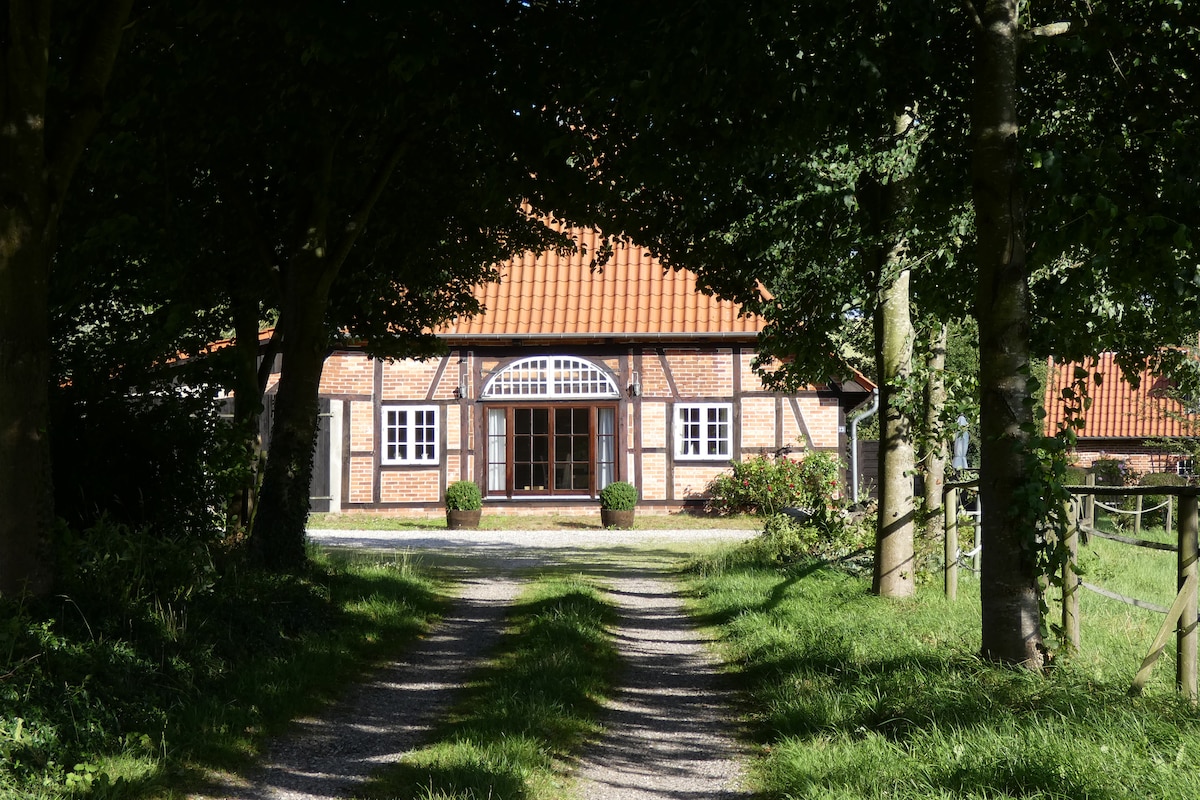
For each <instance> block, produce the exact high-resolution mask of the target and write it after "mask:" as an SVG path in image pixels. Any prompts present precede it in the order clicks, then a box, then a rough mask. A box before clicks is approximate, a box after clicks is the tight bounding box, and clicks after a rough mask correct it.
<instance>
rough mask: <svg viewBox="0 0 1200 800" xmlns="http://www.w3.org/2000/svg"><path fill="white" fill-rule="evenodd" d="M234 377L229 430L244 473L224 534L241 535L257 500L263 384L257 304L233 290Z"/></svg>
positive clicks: (231, 499) (233, 499)
mask: <svg viewBox="0 0 1200 800" xmlns="http://www.w3.org/2000/svg"><path fill="white" fill-rule="evenodd" d="M234 295H235V296H234V299H233V321H234V324H233V327H234V343H233V344H234V354H233V359H234V378H233V430H234V435H235V436H236V437H237V440H238V442H239V446H240V447H241V450H242V453H243V463H244V465H245V469H246V473H245V475H244V476H243V478H242V481H241V485H240V486H239V487H238V489H237V490H236V491H235V492H234V494H233V496H232V497H231V498H230V500H229V509H228V514H227V517H228V518H227V520H226V524H225V528H226V534H227V535H230V536H241V535H243V534H245V533H246V532H248V531H249V528H250V523H251V521H252V520H253V519H254V510H255V506H256V505H257V502H258V479H259V475H260V474H261V466H262V465H261V457H262V452H263V450H262V440H261V438H260V436H259V421H260V419H261V417H262V410H263V402H262V401H263V386H262V385H261V383H260V382H259V364H258V358H259V340H258V323H259V304H258V301H256V300H250V299H249V298H246V297H238V296H237V290H236V289H235V290H234Z"/></svg>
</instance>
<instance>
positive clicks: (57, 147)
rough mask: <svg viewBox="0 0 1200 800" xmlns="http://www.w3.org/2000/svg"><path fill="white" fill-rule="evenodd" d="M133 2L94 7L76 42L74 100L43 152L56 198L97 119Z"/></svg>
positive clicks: (63, 189)
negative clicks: (89, 19) (89, 21)
mask: <svg viewBox="0 0 1200 800" xmlns="http://www.w3.org/2000/svg"><path fill="white" fill-rule="evenodd" d="M132 6H133V0H107V2H105V3H103V4H102V5H101V6H100V8H98V9H97V11H96V15H95V17H94V18H93V19H92V20H91V22H92V24H91V25H89V26H87V31H88V32H87V34H85V36H84V39H83V40H82V41H81V42H80V43H79V57H78V59H76V62H75V69H74V72H73V74H72V76H71V87H72V90H73V94H74V101H73V102H72V103H71V104H70V105H69V106H68V107H67V108H66V109H65V113H64V114H63V117H62V123H61V128H60V129H59V130H57V131H56V132H55V135H54V138H53V140H52V141H51V142H50V143H49V144H50V146H49V147H48V148H47V153H46V160H47V162H48V165H49V168H50V181H51V183H52V185H53V188H54V200H55V202H61V198H62V197H63V196H64V195H65V194H66V191H67V185H68V184H69V183H70V182H71V177H72V176H73V175H74V173H75V167H76V165H77V164H78V163H79V159H80V157H81V156H82V155H83V150H84V148H85V147H86V146H87V141H88V139H89V138H90V137H91V135H92V132H93V131H95V130H96V126H97V125H98V124H99V123H100V115H101V114H102V113H103V109H104V95H105V93H106V92H107V90H108V82H109V79H110V78H111V77H112V71H113V65H114V64H115V63H116V60H117V51H118V50H119V49H120V46H121V35H122V34H123V32H124V29H125V24H126V22H128V20H129V14H130V9H131V8H132Z"/></svg>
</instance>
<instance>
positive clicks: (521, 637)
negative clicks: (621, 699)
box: [361, 577, 620, 800]
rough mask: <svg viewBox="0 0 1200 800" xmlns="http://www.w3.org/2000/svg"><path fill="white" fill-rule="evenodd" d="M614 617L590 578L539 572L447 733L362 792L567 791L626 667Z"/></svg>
mask: <svg viewBox="0 0 1200 800" xmlns="http://www.w3.org/2000/svg"><path fill="white" fill-rule="evenodd" d="M615 620H616V615H615V612H614V610H613V608H612V606H610V605H609V604H608V603H607V602H606V600H605V599H604V598H603V596H602V595H601V594H600V592H598V591H597V590H596V588H595V587H594V586H592V585H590V584H589V583H588V582H587V581H584V580H583V579H581V578H577V577H574V578H555V577H542V578H540V579H538V580H536V581H535V582H534V583H533V584H532V586H530V587H529V588H528V589H527V590H526V591H525V593H524V595H523V596H522V598H521V600H520V602H519V603H518V604H517V605H516V606H515V607H514V609H513V610H512V612H511V613H510V616H509V618H508V620H507V624H506V635H505V637H504V639H503V641H502V643H501V645H500V648H499V652H497V653H495V654H494V657H493V659H492V660H491V664H490V665H489V666H488V667H487V668H486V669H485V670H483V671H482V672H481V673H480V674H478V675H477V676H476V679H475V680H473V681H472V682H471V684H470V686H471V689H470V691H469V692H468V695H467V696H466V697H465V698H464V699H463V700H462V702H461V703H460V704H459V705H458V707H457V709H456V710H455V711H454V712H453V713H452V714H451V720H452V721H451V723H450V724H449V725H447V726H446V727H445V728H444V730H443V735H442V736H441V737H440V738H439V739H438V740H437V741H435V742H433V743H432V744H430V745H429V746H427V747H424V748H422V749H420V750H418V751H416V752H414V753H411V754H409V756H408V757H406V758H405V759H404V761H403V762H401V763H400V764H397V765H393V766H389V767H387V768H386V769H384V770H382V771H381V772H380V773H379V774H378V775H377V776H376V777H375V778H374V779H373V780H372V781H371V783H370V784H368V786H367V787H365V788H364V789H363V790H361V796H364V797H379V798H393V797H413V798H417V797H420V798H447V800H449V798H462V799H464V800H465V798H473V799H474V798H477V799H478V800H484V798H492V797H494V798H528V799H529V800H558V798H561V797H564V796H566V795H567V794H568V792H567V791H566V790H565V786H564V783H563V778H562V774H563V772H565V771H566V768H567V764H568V761H569V759H571V758H572V757H573V756H576V755H577V754H578V751H579V748H580V747H581V746H582V745H583V744H584V742H586V741H588V740H590V739H594V738H595V737H597V736H598V735H599V733H600V726H599V723H598V720H597V717H598V716H599V713H600V709H601V701H602V700H603V698H605V697H607V696H608V695H609V694H611V692H612V689H613V685H614V681H615V679H616V673H617V671H618V669H619V666H620V660H619V658H618V654H617V649H616V646H615V644H614V642H613V638H612V633H611V632H610V629H609V626H610V625H612V624H613V623H614V622H615Z"/></svg>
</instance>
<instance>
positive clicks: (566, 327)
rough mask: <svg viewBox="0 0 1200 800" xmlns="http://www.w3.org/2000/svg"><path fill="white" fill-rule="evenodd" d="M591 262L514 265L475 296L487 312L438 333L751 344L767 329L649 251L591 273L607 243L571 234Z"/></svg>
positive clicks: (542, 259) (540, 260) (574, 258)
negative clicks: (668, 338) (727, 340)
mask: <svg viewBox="0 0 1200 800" xmlns="http://www.w3.org/2000/svg"><path fill="white" fill-rule="evenodd" d="M569 233H570V234H571V235H572V237H573V238H574V239H575V240H576V242H578V243H580V244H581V245H583V246H584V247H585V248H586V253H587V254H586V255H584V254H581V253H578V252H575V253H571V254H568V255H565V256H560V255H559V254H557V253H555V252H553V251H551V252H547V253H541V254H540V255H536V256H534V255H525V256H522V257H520V258H515V259H513V260H512V261H510V262H508V263H507V264H504V265H502V266H501V268H500V273H501V280H500V282H499V283H489V284H485V285H483V286H480V287H479V288H478V289H477V290H476V296H477V297H478V298H479V300H480V301H481V302H482V303H483V306H484V309H485V310H484V312H483V313H481V314H479V315H477V316H475V317H471V318H460V319H458V320H455V321H452V322H450V323H448V324H446V325H444V326H442V327H441V328H438V329H437V330H436V331H435V333H437V334H438V335H439V336H445V337H448V338H457V339H474V338H479V339H490V338H512V339H537V338H555V339H560V338H575V337H578V338H581V339H613V338H620V339H624V338H629V339H634V338H638V337H647V338H662V337H663V336H679V337H682V338H693V337H694V338H711V337H721V338H743V339H747V340H749V339H752V338H754V336H755V335H757V334H758V332H759V330H760V329H761V328H762V326H763V324H764V322H763V320H762V319H761V318H760V317H757V316H743V315H741V314H739V306H738V305H737V304H735V303H731V302H728V301H724V300H718V299H717V298H715V297H711V296H708V295H705V294H702V293H701V292H700V291H698V290H697V288H696V276H695V275H694V274H693V273H691V272H688V271H685V270H666V269H664V268H663V266H662V264H661V263H659V261H658V260H657V259H655V258H654V257H652V256H651V255H650V253H649V251H648V250H647V249H646V248H644V247H639V246H637V245H623V244H619V243H618V244H616V245H615V246H614V252H613V255H612V258H610V259H609V261H608V263H607V264H605V265H604V267H603V269H601V270H599V271H595V272H593V271H592V270H591V268H590V263H591V257H592V254H593V253H595V252H597V250H598V249H599V245H600V244H601V243H602V241H603V238H602V235H601V234H600V233H599V232H597V231H594V230H584V229H570V230H569Z"/></svg>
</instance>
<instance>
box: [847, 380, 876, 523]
mask: <svg viewBox="0 0 1200 800" xmlns="http://www.w3.org/2000/svg"><path fill="white" fill-rule="evenodd" d="M878 411H879V389H878V388H876V389H874V390H873V391H872V392H871V407H870V408H868V409H865V410H863V411H859V412H857V413H856V414H855V415H854V416H853V417H851V418H850V497H851V499H852V500H853V502H854V504H855V505H858V423H860V422H862V421H863V420H864V419H870V418H871V417H873V416H875V414H876V413H877V412H878Z"/></svg>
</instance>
